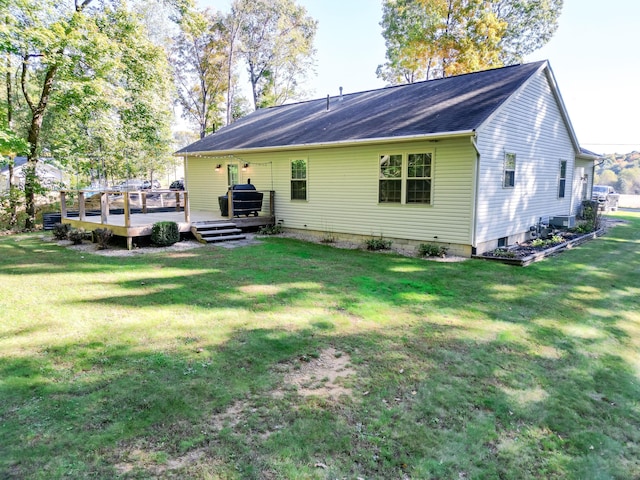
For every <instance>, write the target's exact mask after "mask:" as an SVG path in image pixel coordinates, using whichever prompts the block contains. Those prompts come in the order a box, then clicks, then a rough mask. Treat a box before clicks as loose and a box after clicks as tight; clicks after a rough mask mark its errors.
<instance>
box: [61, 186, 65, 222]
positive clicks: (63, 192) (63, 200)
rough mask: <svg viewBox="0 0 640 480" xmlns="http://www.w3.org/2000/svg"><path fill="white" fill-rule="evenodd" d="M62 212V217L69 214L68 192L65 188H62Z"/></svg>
mask: <svg viewBox="0 0 640 480" xmlns="http://www.w3.org/2000/svg"><path fill="white" fill-rule="evenodd" d="M60 213H61V216H62V218H65V217H66V216H67V192H65V191H64V190H60ZM60 221H62V219H61V220H60Z"/></svg>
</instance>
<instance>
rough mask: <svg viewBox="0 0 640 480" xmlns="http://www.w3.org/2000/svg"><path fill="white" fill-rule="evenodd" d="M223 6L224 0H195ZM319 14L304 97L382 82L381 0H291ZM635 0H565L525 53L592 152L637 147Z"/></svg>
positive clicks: (639, 70)
mask: <svg viewBox="0 0 640 480" xmlns="http://www.w3.org/2000/svg"><path fill="white" fill-rule="evenodd" d="M198 3H199V5H200V6H202V7H205V6H206V7H211V8H212V9H214V10H221V11H228V10H229V4H230V0H198ZM297 3H298V4H299V5H303V6H305V7H306V8H307V10H308V11H309V14H310V15H311V16H312V17H313V18H315V19H316V20H318V22H319V24H318V33H317V36H316V43H315V45H316V49H317V55H316V59H317V66H316V75H315V76H314V75H310V76H309V78H308V79H307V89H308V90H309V92H310V94H309V98H317V97H324V96H326V95H327V94H331V95H337V94H338V89H339V87H340V86H342V87H344V92H345V93H348V92H357V91H362V90H370V89H374V88H380V87H383V86H384V82H382V81H381V80H379V79H378V78H377V77H376V68H377V66H378V65H379V64H381V63H384V61H385V47H384V39H383V38H382V34H381V32H382V29H381V27H380V25H379V23H380V19H381V17H382V6H381V5H382V3H381V1H380V0H297ZM638 22H640V1H639V0H609V1H607V2H603V1H602V0H565V1H564V7H563V11H562V15H561V16H560V20H559V28H558V31H557V32H556V34H555V35H554V37H553V38H552V40H551V41H550V42H549V43H548V44H547V45H546V46H545V47H543V48H542V49H540V50H538V51H536V52H534V53H533V54H532V55H530V56H528V57H527V58H526V59H525V61H537V60H543V59H544V60H549V62H550V64H551V68H552V70H553V72H554V74H555V77H556V80H557V82H558V85H559V87H560V92H561V94H562V97H563V99H564V103H565V105H566V107H567V110H568V111H569V116H570V117H571V121H572V123H573V127H574V130H575V131H576V134H577V136H578V140H579V141H580V144H581V145H582V146H583V147H585V148H588V149H589V150H592V151H594V152H597V153H627V152H631V151H634V150H636V151H640V88H639V85H640V48H639V46H640V33H638V32H639V31H640V30H639V29H638Z"/></svg>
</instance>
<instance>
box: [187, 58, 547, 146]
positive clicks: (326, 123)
mask: <svg viewBox="0 0 640 480" xmlns="http://www.w3.org/2000/svg"><path fill="white" fill-rule="evenodd" d="M543 64H546V62H544V61H542V62H535V63H528V64H523V65H513V66H509V67H504V68H498V69H494V70H486V71H482V72H476V73H469V74H466V75H459V76H455V77H448V78H443V79H438V80H429V81H425V82H418V83H412V84H408V85H399V86H395V87H387V88H382V89H379V90H370V91H366V92H360V93H351V94H346V95H343V97H342V99H340V97H331V99H330V102H329V110H328V111H327V100H326V98H323V99H318V100H310V101H307V102H301V103H294V104H289V105H282V106H279V107H272V108H265V109H262V110H258V111H256V112H253V113H252V114H250V115H247V116H246V117H244V118H242V119H240V120H238V121H237V122H235V123H232V124H231V125H228V126H226V127H224V128H222V129H220V130H219V131H217V132H216V133H214V134H211V135H209V136H207V137H205V138H203V139H202V140H199V141H197V142H195V143H193V144H191V145H189V146H187V147H185V148H183V149H182V150H180V151H178V152H176V153H177V154H185V153H195V152H211V151H224V150H243V149H256V148H268V147H280V146H295V145H311V144H326V143H336V142H349V141H363V140H372V139H376V138H392V137H405V136H415V135H429V134H438V133H446V132H463V131H470V130H475V129H476V128H478V127H479V126H480V125H481V124H482V123H483V122H484V121H485V120H486V119H487V118H488V117H489V116H490V115H491V114H492V113H493V112H494V111H495V110H496V109H497V108H498V107H499V106H500V105H501V104H502V103H503V102H504V101H505V100H507V99H508V98H509V97H510V96H511V95H512V94H513V93H514V92H515V91H516V90H517V89H518V88H519V87H520V86H521V85H522V84H523V83H524V82H525V81H526V80H527V79H528V78H529V77H531V75H533V74H534V73H535V72H536V71H538V69H539V68H540V67H541V66H542V65H543Z"/></svg>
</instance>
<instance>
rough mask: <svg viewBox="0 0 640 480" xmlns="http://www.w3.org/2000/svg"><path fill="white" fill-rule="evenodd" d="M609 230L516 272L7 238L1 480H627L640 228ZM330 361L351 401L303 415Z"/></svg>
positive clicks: (639, 458) (0, 361) (637, 457)
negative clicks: (305, 378) (307, 375)
mask: <svg viewBox="0 0 640 480" xmlns="http://www.w3.org/2000/svg"><path fill="white" fill-rule="evenodd" d="M617 218H620V219H624V220H626V221H628V222H629V223H628V224H626V225H621V226H618V227H615V228H613V229H612V230H610V231H609V232H608V234H607V235H606V236H604V237H602V238H599V239H597V240H594V241H591V242H588V243H586V244H584V245H582V246H580V247H578V248H574V249H572V250H569V251H566V252H564V253H562V254H561V255H560V256H557V257H553V258H550V259H547V260H545V261H543V262H540V263H536V264H534V265H532V266H530V267H527V268H518V267H511V266H506V265H502V264H499V263H493V262H486V261H480V260H470V261H466V262H462V263H437V262H430V261H425V260H421V259H415V258H405V257H400V256H396V255H391V254H380V253H368V252H364V251H349V250H339V249H335V248H332V247H331V246H326V245H316V244H308V243H304V242H299V241H295V240H291V239H283V238H267V239H265V240H264V242H263V243H262V244H259V245H254V246H248V247H243V248H237V249H224V248H219V247H204V248H199V249H195V250H191V251H185V252H181V253H173V254H171V253H158V254H149V255H137V256H132V257H103V256H98V255H93V254H87V253H79V252H76V251H72V250H69V249H66V248H62V247H58V246H57V245H55V244H54V243H53V242H51V241H45V240H43V239H42V235H43V234H41V233H37V234H29V235H19V236H7V237H1V238H0V288H1V290H0V478H29V479H56V478H104V479H111V478H136V479H141V478H181V479H182V478H208V479H215V478H225V479H236V478H237V479H247V478H248V479H251V478H255V479H261V478H265V479H274V478H283V479H288V478H331V479H335V478H349V479H355V478H358V477H361V478H368V479H369V478H381V479H391V478H394V479H401V478H419V479H423V478H434V479H435V478H438V479H476V478H477V479H480V478H481V479H493V478H495V479H527V478H536V479H572V478H574V479H632V478H640V404H639V402H640V383H639V382H640V215H638V214H618V215H617ZM328 349H333V350H328ZM327 351H331V352H334V351H335V353H332V355H333V357H335V359H343V360H344V359H348V360H349V362H350V366H351V368H352V369H353V371H355V374H352V375H350V376H349V377H346V378H345V379H343V380H342V381H343V387H344V388H345V389H346V391H347V394H345V395H343V396H341V397H339V398H335V397H328V396H325V395H323V394H322V390H321V389H319V388H318V395H302V394H301V393H302V388H303V386H301V385H294V384H292V383H291V378H292V375H296V372H299V373H301V372H305V369H307V368H309V365H313V364H317V363H318V362H319V358H322V356H323V355H326V352H327ZM325 360H326V359H325ZM314 362H315V363H314ZM308 383H313V384H314V385H315V386H314V385H304V387H305V388H306V387H310V388H311V389H312V391H313V388H317V387H319V386H322V385H323V384H327V383H328V381H327V378H316V379H313V381H311V382H308Z"/></svg>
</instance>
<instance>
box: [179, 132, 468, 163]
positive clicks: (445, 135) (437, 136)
mask: <svg viewBox="0 0 640 480" xmlns="http://www.w3.org/2000/svg"><path fill="white" fill-rule="evenodd" d="M475 134H476V132H475V130H460V131H457V132H438V133H427V134H419V135H405V136H401V137H382V138H365V139H360V140H341V141H338V142H326V143H301V144H297V145H284V146H283V145H276V146H272V147H257V148H238V149H234V150H207V151H202V152H185V153H174V155H175V156H177V157H185V158H187V157H202V156H210V155H220V154H224V155H229V154H239V153H260V152H274V151H286V150H300V149H310V148H313V149H316V148H329V147H348V146H358V145H376V144H380V143H400V142H410V141H415V140H431V141H435V140H445V139H450V138H459V137H472V136H475Z"/></svg>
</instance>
